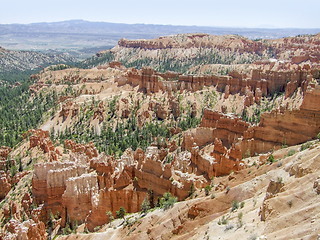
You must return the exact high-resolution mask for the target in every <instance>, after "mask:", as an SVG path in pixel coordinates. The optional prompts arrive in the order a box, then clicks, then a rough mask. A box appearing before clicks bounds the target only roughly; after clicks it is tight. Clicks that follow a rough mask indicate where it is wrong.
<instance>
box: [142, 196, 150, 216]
mask: <svg viewBox="0 0 320 240" xmlns="http://www.w3.org/2000/svg"><path fill="white" fill-rule="evenodd" d="M149 209H150V202H149V199H148V196H147V197H146V198H145V199H144V200H143V202H142V204H141V212H143V213H146V212H148V210H149Z"/></svg>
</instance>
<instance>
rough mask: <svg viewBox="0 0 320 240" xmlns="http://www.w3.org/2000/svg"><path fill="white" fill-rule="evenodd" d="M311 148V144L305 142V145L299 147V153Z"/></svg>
mask: <svg viewBox="0 0 320 240" xmlns="http://www.w3.org/2000/svg"><path fill="white" fill-rule="evenodd" d="M311 146H312V142H306V143H305V144H302V145H301V147H300V152H302V151H304V150H306V149H308V148H309V147H311Z"/></svg>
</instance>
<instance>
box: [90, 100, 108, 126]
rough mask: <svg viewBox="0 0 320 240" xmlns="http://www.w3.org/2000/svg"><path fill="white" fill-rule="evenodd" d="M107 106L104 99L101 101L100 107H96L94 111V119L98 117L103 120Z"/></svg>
mask: <svg viewBox="0 0 320 240" xmlns="http://www.w3.org/2000/svg"><path fill="white" fill-rule="evenodd" d="M105 111H106V110H105V108H104V105H103V101H101V102H99V105H98V107H97V108H96V109H95V111H94V113H93V119H95V118H98V119H99V122H102V121H103V120H104V112H105Z"/></svg>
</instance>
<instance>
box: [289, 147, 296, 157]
mask: <svg viewBox="0 0 320 240" xmlns="http://www.w3.org/2000/svg"><path fill="white" fill-rule="evenodd" d="M295 153H296V150H294V149H290V151H289V152H288V157H290V156H293V155H294V154H295Z"/></svg>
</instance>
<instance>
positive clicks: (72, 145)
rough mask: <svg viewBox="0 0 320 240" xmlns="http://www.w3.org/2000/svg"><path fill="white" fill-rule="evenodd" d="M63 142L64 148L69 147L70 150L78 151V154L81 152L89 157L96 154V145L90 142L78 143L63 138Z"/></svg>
mask: <svg viewBox="0 0 320 240" xmlns="http://www.w3.org/2000/svg"><path fill="white" fill-rule="evenodd" d="M64 143H65V146H66V148H69V149H71V150H72V152H74V153H78V154H82V153H83V154H85V155H86V156H88V157H89V159H91V158H93V157H97V156H98V150H97V149H96V147H95V146H94V144H93V143H92V142H89V143H88V144H78V143H76V142H74V141H72V140H65V142H64Z"/></svg>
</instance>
